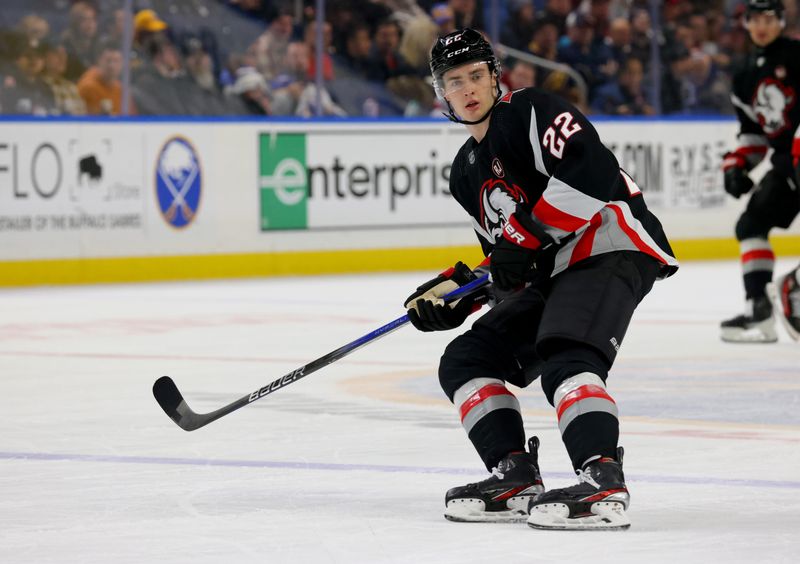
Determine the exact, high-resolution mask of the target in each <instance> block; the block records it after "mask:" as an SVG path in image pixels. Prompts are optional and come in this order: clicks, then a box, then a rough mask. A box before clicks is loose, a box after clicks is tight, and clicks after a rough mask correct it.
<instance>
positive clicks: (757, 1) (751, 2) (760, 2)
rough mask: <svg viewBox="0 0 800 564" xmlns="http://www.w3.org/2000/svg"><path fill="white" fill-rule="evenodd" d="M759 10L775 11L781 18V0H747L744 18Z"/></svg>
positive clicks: (759, 11)
mask: <svg viewBox="0 0 800 564" xmlns="http://www.w3.org/2000/svg"><path fill="white" fill-rule="evenodd" d="M761 12H775V15H776V16H778V18H780V19H783V2H782V0H747V7H746V8H745V12H744V14H745V17H746V18H749V17H750V16H751V15H753V14H758V13H761Z"/></svg>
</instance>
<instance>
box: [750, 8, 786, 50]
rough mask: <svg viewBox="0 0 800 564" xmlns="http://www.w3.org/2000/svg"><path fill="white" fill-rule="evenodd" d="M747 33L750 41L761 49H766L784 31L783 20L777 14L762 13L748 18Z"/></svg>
mask: <svg viewBox="0 0 800 564" xmlns="http://www.w3.org/2000/svg"><path fill="white" fill-rule="evenodd" d="M746 27H747V31H748V33H750V39H752V40H753V43H755V44H756V45H758V46H759V47H766V46H767V45H769V44H770V43H772V42H773V41H775V40H776V39H777V38H778V36H779V35H780V34H781V32H782V31H783V25H782V24H781V19H780V18H779V17H778V15H777V14H775V12H760V13H755V14H753V15H751V16H750V17H749V18H747V23H746Z"/></svg>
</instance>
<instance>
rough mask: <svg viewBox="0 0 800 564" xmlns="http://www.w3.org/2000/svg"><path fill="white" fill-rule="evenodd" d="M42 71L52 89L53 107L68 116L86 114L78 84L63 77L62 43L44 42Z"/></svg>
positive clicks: (64, 59)
mask: <svg viewBox="0 0 800 564" xmlns="http://www.w3.org/2000/svg"><path fill="white" fill-rule="evenodd" d="M43 45H44V53H45V55H44V71H43V72H42V79H43V80H44V81H45V83H46V84H47V85H48V86H49V87H50V89H51V90H52V91H53V98H54V100H55V109H56V111H57V112H58V113H60V114H65V115H70V116H82V115H86V103H85V102H84V101H83V98H82V97H81V95H80V93H79V92H78V86H77V85H76V84H75V83H74V82H72V81H71V80H67V79H66V78H64V73H65V72H66V70H67V50H66V49H65V48H64V46H63V45H58V44H53V43H49V44H48V43H44V44H43Z"/></svg>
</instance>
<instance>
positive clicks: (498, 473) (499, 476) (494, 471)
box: [492, 466, 506, 480]
mask: <svg viewBox="0 0 800 564" xmlns="http://www.w3.org/2000/svg"><path fill="white" fill-rule="evenodd" d="M492 476H494V477H496V478H497V479H498V480H502V479H503V478H505V477H506V475H505V473H504V472H501V471H500V469H499V468H498V467H497V466H495V467H494V468H492Z"/></svg>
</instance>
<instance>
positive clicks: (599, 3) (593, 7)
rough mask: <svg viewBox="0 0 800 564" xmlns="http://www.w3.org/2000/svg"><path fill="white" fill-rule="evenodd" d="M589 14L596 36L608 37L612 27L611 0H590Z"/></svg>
mask: <svg viewBox="0 0 800 564" xmlns="http://www.w3.org/2000/svg"><path fill="white" fill-rule="evenodd" d="M587 13H588V15H589V18H591V20H592V22H593V24H594V36H595V37H598V38H603V37H606V36H607V35H608V28H609V26H610V25H611V23H610V22H611V15H610V13H611V0H590V1H589V10H588V12H587Z"/></svg>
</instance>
